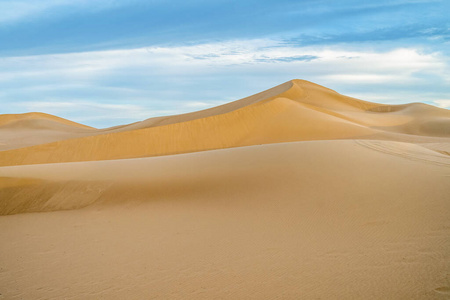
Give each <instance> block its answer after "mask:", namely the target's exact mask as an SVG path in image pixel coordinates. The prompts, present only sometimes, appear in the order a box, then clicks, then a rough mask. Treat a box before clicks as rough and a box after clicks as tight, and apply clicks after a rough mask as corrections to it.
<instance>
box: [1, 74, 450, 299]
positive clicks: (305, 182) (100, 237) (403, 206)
mask: <svg viewBox="0 0 450 300" xmlns="http://www.w3.org/2000/svg"><path fill="white" fill-rule="evenodd" d="M449 155H450V111H449V110H447V109H443V108H438V107H435V106H432V105H428V104H424V103H410V104H401V105H389V104H379V103H374V102H368V101H363V100H359V99H356V98H352V97H348V96H345V95H342V94H340V93H338V92H336V91H334V90H331V89H328V88H326V87H324V86H321V85H319V84H316V83H312V82H310V81H306V80H298V79H296V80H291V81H288V82H285V83H283V84H281V85H278V86H276V87H273V88H270V89H268V90H266V91H263V92H261V93H258V94H255V95H253V96H249V97H247V98H243V99H241V100H237V101H233V102H230V103H228V104H225V105H221V106H217V107H213V108H210V109H206V110H200V111H196V112H193V113H187V114H180V115H172V116H163V117H156V118H150V119H146V120H143V121H140V122H135V123H131V124H125V125H121V126H114V127H111V128H105V129H96V128H93V127H90V126H86V125H83V124H79V123H76V122H72V121H69V120H66V119H63V118H59V117H57V116H53V115H50V114H45V113H26V114H3V115H0V215H1V216H0V238H1V240H2V243H1V245H0V294H1V295H0V299H448V298H449V297H450V239H449V236H450V219H449V217H448V213H449V212H450V197H449V195H450V157H449Z"/></svg>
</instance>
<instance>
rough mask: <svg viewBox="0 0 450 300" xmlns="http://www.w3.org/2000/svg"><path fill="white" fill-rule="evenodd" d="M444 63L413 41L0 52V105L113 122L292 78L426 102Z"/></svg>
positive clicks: (446, 73)
mask: <svg viewBox="0 0 450 300" xmlns="http://www.w3.org/2000/svg"><path fill="white" fill-rule="evenodd" d="M449 61H450V60H449V58H448V57H446V56H444V55H443V54H440V53H424V52H422V51H420V49H415V48H399V49H393V50H391V51H385V52H376V51H373V50H370V49H364V48H360V49H356V50H355V49H351V50H348V49H345V48H344V47H340V48H338V47H331V48H330V47H328V48H327V47H321V48H315V47H295V46H291V45H286V44H283V43H282V42H279V41H275V40H270V39H259V40H244V41H229V42H221V43H208V44H201V45H190V46H179V47H147V48H138V49H128V50H114V51H96V52H81V53H68V54H55V55H38V56H26V57H6V58H3V59H0V105H1V106H0V107H3V108H5V107H6V108H7V109H4V110H3V111H5V110H8V107H9V110H13V109H12V107H14V110H16V111H17V110H18V109H22V110H41V111H45V112H49V113H55V114H59V115H61V116H64V113H66V115H65V116H68V115H69V114H70V116H71V117H72V118H73V119H76V120H78V121H82V119H83V118H84V119H89V118H91V117H92V119H95V118H94V117H93V116H94V115H95V114H98V115H99V116H100V117H104V118H105V120H107V119H110V120H111V121H110V123H109V124H108V125H116V124H117V122H116V123H115V121H114V120H117V119H119V118H121V119H130V120H131V119H132V120H139V119H145V118H148V117H152V116H155V115H161V114H169V113H170V114H172V113H183V112H187V111H192V110H196V109H203V108H207V107H211V106H214V105H218V104H222V103H224V102H225V101H232V100H237V99H239V98H241V97H245V96H249V94H251V92H259V91H261V90H263V89H266V88H269V87H271V86H274V85H276V84H280V83H282V82H284V81H286V80H289V79H293V78H300V79H306V80H310V81H313V82H317V83H319V84H322V85H324V86H327V87H330V88H332V89H335V90H337V91H338V92H343V93H347V94H349V95H351V96H352V95H364V94H370V95H371V97H372V98H369V99H365V98H364V97H361V99H365V100H372V101H377V100H378V99H379V101H380V102H386V103H395V102H396V101H397V103H399V102H411V100H413V101H433V100H432V99H449V98H450V91H449V90H448V81H449V78H450V63H449ZM427 78H429V79H427ZM446 87H447V88H446ZM250 91H251V92H250ZM395 99H397V100H395ZM439 101H444V102H439ZM445 101H447V100H437V102H435V103H436V104H437V105H440V106H445V105H447V104H446V103H447V102H445ZM20 105H22V106H20ZM121 105H124V106H121ZM86 111H89V116H87V115H86ZM19 112H22V111H19ZM73 116H75V117H73ZM105 122H106V121H105ZM113 123H114V124H113Z"/></svg>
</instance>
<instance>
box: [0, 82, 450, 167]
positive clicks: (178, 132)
mask: <svg viewBox="0 0 450 300" xmlns="http://www.w3.org/2000/svg"><path fill="white" fill-rule="evenodd" d="M449 118H450V112H449V111H447V110H444V109H439V108H435V107H431V106H428V105H417V104H416V105H414V104H411V105H407V106H392V105H390V106H388V105H381V104H375V103H370V102H366V101H362V100H357V99H354V98H350V97H346V96H343V95H341V94H338V93H336V92H334V91H332V90H330V89H327V88H325V87H322V86H319V85H316V84H313V83H310V82H307V81H302V80H293V81H289V82H286V83H284V84H282V85H280V86H277V87H275V88H272V89H270V90H267V91H265V92H263V93H260V94H257V95H254V96H251V97H248V98H244V99H242V100H239V101H236V102H233V103H230V104H226V105H223V106H219V107H215V108H212V109H208V110H204V111H200V112H194V113H190V114H184V115H178V116H171V117H163V118H154V119H149V120H146V121H143V122H138V123H134V124H130V125H126V126H120V127H114V128H111V129H104V130H98V131H92V132H91V133H90V134H88V135H89V136H85V137H82V138H72V139H64V140H60V141H56V142H53V143H45V144H39V145H35V146H32V147H26V148H21V149H14V150H10V151H4V152H2V154H1V155H0V165H3V166H6V165H22V164H42V163H58V162H73V161H93V160H110V159H122V158H134V157H146V156H159V155H168V154H178V153H187V152H196V151H205V150H212V149H222V148H231V147H241V146H249V145H256V144H267V143H279V142H290V141H304V140H321V139H327V140H330V139H355V138H359V139H361V138H368V139H373V138H375V139H380V138H382V139H391V140H402V136H401V135H418V136H440V137H450V130H449V129H448V128H449V124H450V123H449V122H450V121H449ZM396 135H400V136H398V137H396ZM74 137H77V136H74ZM403 139H407V137H403ZM430 142H432V140H430Z"/></svg>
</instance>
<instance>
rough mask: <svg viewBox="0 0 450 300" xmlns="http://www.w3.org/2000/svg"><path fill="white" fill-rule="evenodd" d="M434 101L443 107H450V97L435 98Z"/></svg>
mask: <svg viewBox="0 0 450 300" xmlns="http://www.w3.org/2000/svg"><path fill="white" fill-rule="evenodd" d="M433 103H434V104H435V105H436V106H439V107H442V108H450V99H439V100H434V101H433Z"/></svg>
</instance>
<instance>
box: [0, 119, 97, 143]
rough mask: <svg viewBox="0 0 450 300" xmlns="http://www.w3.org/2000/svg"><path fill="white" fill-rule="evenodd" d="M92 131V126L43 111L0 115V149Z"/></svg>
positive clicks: (82, 134) (75, 135)
mask: <svg viewBox="0 0 450 300" xmlns="http://www.w3.org/2000/svg"><path fill="white" fill-rule="evenodd" d="M93 133H94V128H92V127H89V126H86V125H83V124H79V123H75V122H72V121H69V120H66V119H63V118H59V117H56V116H52V115H49V114H44V113H26V114H7V115H0V151H2V150H9V149H16V148H23V147H28V146H33V145H38V144H43V143H50V142H54V141H60V140H64V139H72V138H75V137H83V136H87V135H92V134H93Z"/></svg>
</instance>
